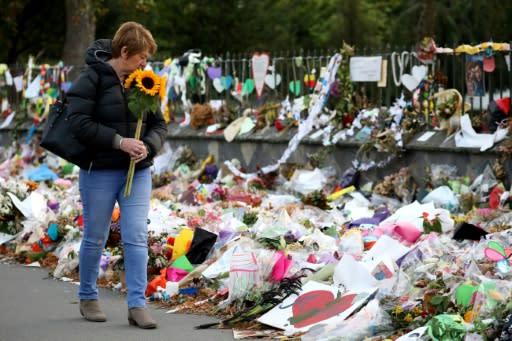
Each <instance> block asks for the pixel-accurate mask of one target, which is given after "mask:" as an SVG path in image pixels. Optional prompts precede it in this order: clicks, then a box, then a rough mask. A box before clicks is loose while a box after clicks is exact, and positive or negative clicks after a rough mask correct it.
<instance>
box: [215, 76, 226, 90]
mask: <svg viewBox="0 0 512 341" xmlns="http://www.w3.org/2000/svg"><path fill="white" fill-rule="evenodd" d="M213 87H214V88H215V90H217V92H222V91H224V85H222V80H221V79H220V78H215V79H214V80H213Z"/></svg>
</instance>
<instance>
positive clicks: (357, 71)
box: [350, 56, 382, 82]
mask: <svg viewBox="0 0 512 341" xmlns="http://www.w3.org/2000/svg"><path fill="white" fill-rule="evenodd" d="M381 68H382V56H377V57H352V58H350V79H351V80H352V81H353V82H378V81H380V80H381Z"/></svg>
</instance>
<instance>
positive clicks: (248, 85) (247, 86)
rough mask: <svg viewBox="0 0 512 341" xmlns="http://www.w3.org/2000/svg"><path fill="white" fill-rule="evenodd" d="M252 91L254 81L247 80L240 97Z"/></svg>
mask: <svg viewBox="0 0 512 341" xmlns="http://www.w3.org/2000/svg"><path fill="white" fill-rule="evenodd" d="M253 91H254V81H253V80H252V79H251V78H247V79H246V80H245V82H244V85H243V86H242V96H245V95H250V94H251V93H252V92H253Z"/></svg>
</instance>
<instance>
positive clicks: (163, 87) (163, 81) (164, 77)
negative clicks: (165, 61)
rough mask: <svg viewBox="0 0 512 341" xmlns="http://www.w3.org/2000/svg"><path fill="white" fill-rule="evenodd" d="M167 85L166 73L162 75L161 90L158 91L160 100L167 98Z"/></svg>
mask: <svg viewBox="0 0 512 341" xmlns="http://www.w3.org/2000/svg"><path fill="white" fill-rule="evenodd" d="M166 87H167V76H166V75H164V76H162V77H160V92H159V93H158V95H159V96H160V100H161V101H163V100H164V99H165V95H166V93H165V90H166Z"/></svg>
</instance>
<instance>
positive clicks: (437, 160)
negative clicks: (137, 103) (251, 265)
mask: <svg viewBox="0 0 512 341" xmlns="http://www.w3.org/2000/svg"><path fill="white" fill-rule="evenodd" d="M14 132H15V131H11V130H9V129H3V130H0V145H4V146H5V145H7V144H8V143H11V142H12V141H13V136H14V135H13V133H14ZM296 132H297V129H290V130H288V131H286V132H284V133H276V130H275V129H273V128H271V129H268V130H267V131H263V132H257V133H253V134H250V135H246V136H239V137H237V138H235V139H234V140H233V141H232V142H227V141H226V140H225V138H224V136H223V135H222V134H217V135H207V134H206V133H205V130H204V129H200V130H194V129H191V128H189V127H180V126H178V125H177V124H171V125H170V126H169V134H168V141H169V143H170V145H171V147H172V148H173V150H175V149H176V148H178V147H179V146H182V145H187V146H189V147H190V148H191V149H192V150H193V152H194V153H195V155H196V157H197V158H198V159H199V160H200V159H204V158H206V157H207V156H208V155H213V156H214V157H215V161H216V163H217V164H220V163H221V162H224V161H225V160H232V159H238V160H239V161H240V162H241V164H242V165H243V166H244V167H245V168H246V169H247V171H248V172H255V171H256V168H257V166H260V167H264V166H267V165H270V164H274V163H275V162H276V161H277V160H279V159H280V158H281V156H282V154H283V152H284V151H285V150H286V148H287V147H288V143H289V140H290V139H291V138H292V137H293V136H294V134H295V133H296ZM17 133H18V137H19V138H20V139H21V138H25V136H26V134H27V129H20V130H18V131H17ZM420 135H421V134H420ZM416 138H417V137H416ZM416 138H415V139H413V140H412V141H411V142H409V143H408V144H407V145H406V146H405V148H404V151H403V152H401V153H400V154H399V155H398V157H397V158H395V159H393V160H392V161H391V162H389V163H388V164H387V165H386V166H385V167H383V168H373V169H370V170H368V171H364V172H362V173H361V183H365V182H367V181H377V182H378V181H381V180H382V179H383V178H384V176H386V175H389V174H392V173H395V172H397V171H398V170H399V169H400V168H402V167H408V168H409V170H410V172H411V174H412V175H413V177H414V179H415V181H416V182H418V183H419V184H423V180H424V178H425V166H431V165H433V164H448V165H454V166H456V167H457V170H458V175H461V176H466V175H467V176H471V177H475V176H477V175H478V174H481V173H482V172H483V170H484V168H485V166H486V165H487V164H492V163H493V162H494V160H496V159H497V158H498V157H499V156H500V155H499V153H498V151H497V147H496V146H495V147H494V148H492V149H490V150H488V151H486V152H480V151H479V150H478V149H468V148H456V147H455V143H454V140H453V138H452V139H451V140H449V141H446V142H444V140H445V139H446V134H445V133H444V132H437V133H435V135H434V136H433V137H432V138H430V139H429V140H428V141H427V142H418V141H417V140H416ZM443 142H444V143H443ZM359 147H360V143H357V142H354V141H353V140H348V141H342V142H340V143H338V144H337V145H336V146H335V148H334V150H333V151H332V152H330V153H329V154H328V156H327V158H326V162H325V164H326V165H329V166H332V167H334V168H335V169H336V171H337V173H338V174H340V176H341V174H343V172H344V171H345V170H346V169H348V168H350V167H351V166H352V162H353V160H354V159H355V158H356V155H357V151H358V149H359ZM323 148H325V147H323V146H322V144H321V141H312V140H309V139H305V140H303V141H302V143H301V144H300V145H299V147H298V148H297V150H296V151H295V152H294V153H293V154H292V155H291V157H290V158H289V160H288V162H289V163H296V164H298V165H305V164H306V163H307V162H308V160H309V158H308V155H310V154H313V153H316V152H318V151H320V150H322V149H323ZM385 157H387V154H382V153H378V152H372V153H371V155H370V158H371V159H374V160H379V159H383V158H385ZM510 166H511V164H510V161H507V163H506V170H508V169H510ZM507 177H508V180H509V183H510V174H507Z"/></svg>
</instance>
